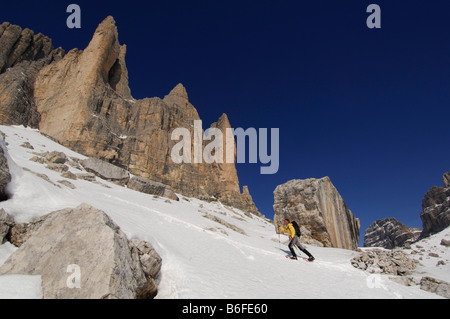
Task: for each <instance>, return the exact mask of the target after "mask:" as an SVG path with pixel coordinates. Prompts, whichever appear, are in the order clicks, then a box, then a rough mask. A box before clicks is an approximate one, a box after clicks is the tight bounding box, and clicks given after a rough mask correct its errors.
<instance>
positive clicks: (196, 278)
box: [0, 126, 449, 299]
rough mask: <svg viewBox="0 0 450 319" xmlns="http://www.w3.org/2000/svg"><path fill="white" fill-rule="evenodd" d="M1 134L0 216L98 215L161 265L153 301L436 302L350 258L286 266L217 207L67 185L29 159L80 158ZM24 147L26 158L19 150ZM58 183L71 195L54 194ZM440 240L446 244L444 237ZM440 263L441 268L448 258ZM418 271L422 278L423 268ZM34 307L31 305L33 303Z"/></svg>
mask: <svg viewBox="0 0 450 319" xmlns="http://www.w3.org/2000/svg"><path fill="white" fill-rule="evenodd" d="M0 131H2V132H4V133H5V135H6V142H7V143H8V146H7V149H8V153H9V157H10V158H9V165H10V171H11V174H12V177H13V180H12V182H11V183H10V185H9V190H10V192H11V193H12V194H13V196H12V198H11V199H10V200H8V201H5V202H1V203H0V208H4V209H5V210H6V211H7V212H8V213H9V214H11V215H13V216H14V218H15V220H16V222H27V221H30V220H32V219H33V218H35V217H37V216H41V215H44V214H47V213H50V212H52V211H55V210H58V209H62V208H66V207H76V206H78V205H79V204H80V203H83V202H84V203H88V204H90V205H92V206H94V207H96V208H98V209H101V210H103V211H105V212H106V213H107V214H108V215H109V216H110V217H111V218H112V219H113V220H114V221H115V222H116V223H117V224H118V225H119V226H120V227H121V229H122V230H123V231H124V232H125V233H126V234H127V235H128V236H129V237H130V238H132V237H138V238H141V239H143V240H146V241H148V242H150V243H151V244H152V245H153V246H154V247H155V249H156V250H157V251H158V253H159V254H160V255H161V257H162V258H163V266H162V270H161V274H160V276H159V279H158V284H159V294H158V296H157V298H250V299H253V298H275V299H278V298H283V299H284V298H440V297H439V296H437V295H435V294H432V293H428V292H425V291H422V290H420V288H419V286H415V287H405V286H402V285H400V284H397V283H395V282H393V281H391V280H389V279H388V277H387V276H386V277H385V276H379V278H378V279H377V280H379V281H380V283H381V284H380V285H375V286H374V285H373V284H371V283H372V278H371V276H370V274H367V273H365V272H363V271H361V270H358V269H355V268H353V266H352V265H351V264H350V259H351V258H352V257H354V256H355V254H356V252H353V251H349V250H342V249H334V248H320V247H313V246H308V247H307V248H308V250H309V251H310V252H311V253H312V254H313V255H314V256H315V257H316V261H315V262H313V263H309V262H306V261H304V260H303V259H300V260H298V261H291V260H288V259H286V258H285V257H284V256H285V255H286V254H288V249H287V246H286V242H287V238H286V237H285V236H281V243H280V242H279V237H278V235H276V234H275V229H274V226H273V224H272V223H271V222H270V221H268V220H265V219H263V218H259V217H256V216H253V215H248V214H245V213H244V212H242V211H240V210H238V209H234V208H229V207H225V206H224V205H222V204H221V203H220V202H211V203H208V202H203V201H200V200H198V199H195V198H187V197H184V196H181V195H179V197H180V201H178V202H177V201H172V200H168V199H166V198H162V197H154V196H151V195H146V194H142V193H139V192H136V191H133V190H131V189H127V188H125V187H121V186H118V185H115V184H113V183H110V182H107V181H104V180H101V179H99V178H97V181H96V183H94V182H91V181H86V180H81V179H77V180H72V179H65V178H63V177H62V176H61V174H60V173H58V172H56V171H53V170H50V169H48V168H46V166H45V165H44V164H40V163H38V162H34V161H30V158H32V157H33V156H35V153H42V152H47V151H50V152H51V151H59V152H64V153H65V154H66V155H67V156H68V157H74V158H79V159H83V158H84V156H82V155H80V154H77V153H74V152H72V151H70V150H69V149H67V148H65V147H62V146H61V145H59V144H57V143H55V142H53V141H51V140H50V139H48V138H46V137H44V136H43V135H41V134H40V133H39V132H38V131H36V130H32V129H29V128H23V127H8V126H0ZM25 142H28V143H29V144H31V145H32V146H33V148H34V149H30V148H26V147H23V146H21V145H23V144H24V143H25ZM24 168H25V169H24ZM70 171H71V172H72V173H74V174H80V173H86V172H84V171H82V169H81V168H80V167H79V168H76V167H72V166H70ZM36 173H37V174H41V175H40V176H38V175H36ZM42 174H45V175H46V176H47V177H48V179H46V178H45V177H44V176H43V175H42ZM43 177H44V178H43ZM62 180H67V181H68V182H70V183H72V184H73V186H75V188H73V189H72V188H71V187H68V186H66V185H63V184H61V183H60V182H59V181H62ZM442 236H448V232H447V233H446V234H444V235H442ZM14 250H15V249H14V248H13V247H11V245H9V244H4V245H2V246H0V264H2V263H3V261H4V260H5V259H6V258H7V256H8V255H9V254H11V253H12V252H13V251H14ZM443 250H446V248H445V247H444V248H443ZM447 250H448V249H447ZM445 253H446V254H448V252H447V251H446V252H445ZM441 254H442V253H441ZM445 258H447V260H448V259H449V256H448V255H446V257H444V259H445ZM447 265H448V263H447ZM430 267H436V266H435V265H432V266H430ZM441 267H442V268H443V269H441V270H440V271H439V272H437V273H436V274H438V273H440V274H441V277H442V276H444V277H448V273H449V271H448V270H449V268H448V266H446V265H445V266H441ZM424 268H425V269H423V270H422V271H427V268H429V267H428V266H424ZM433 269H434V268H433ZM30 277H33V278H30V282H31V283H35V282H39V281H36V278H35V277H36V276H30ZM438 278H439V277H438ZM13 279H14V278H5V276H0V282H1V281H2V280H7V281H8V282H9V283H10V281H11V280H13ZM441 279H444V280H448V278H447V279H445V278H441ZM23 281H24V278H23V277H20V278H17V283H18V285H20V284H25V285H29V284H30V282H25V283H23ZM23 291H26V289H25V288H24V290H23ZM14 294H16V292H11V295H10V296H9V295H8V290H7V289H6V288H5V287H4V286H3V288H2V286H1V285H0V297H2V298H7V297H14V296H15V295H14ZM35 297H38V298H39V297H40V295H39V293H36V295H35Z"/></svg>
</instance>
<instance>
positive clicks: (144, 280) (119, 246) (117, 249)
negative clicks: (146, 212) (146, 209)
mask: <svg viewBox="0 0 450 319" xmlns="http://www.w3.org/2000/svg"><path fill="white" fill-rule="evenodd" d="M39 223H40V226H38V227H29V229H31V234H30V233H28V235H27V237H28V239H27V240H26V241H25V243H24V244H23V245H22V246H21V247H20V248H19V249H18V250H17V251H16V252H15V253H13V254H12V255H11V256H10V257H9V258H8V260H6V262H5V263H4V264H3V266H2V267H0V274H27V275H40V276H42V289H43V298H50V299H53V298H64V299H67V298H84V299H87V298H94V299H98V298H121V299H122V298H125V299H130V298H151V297H154V296H155V295H156V292H157V287H156V284H155V281H154V277H155V276H156V275H157V273H158V272H159V269H160V267H161V258H160V257H159V255H158V254H157V253H156V251H154V249H153V248H152V247H151V245H150V244H149V243H145V242H141V241H139V240H134V243H133V242H132V241H129V240H128V239H127V237H126V235H125V234H124V233H123V232H122V231H121V230H120V228H119V227H118V226H117V225H116V224H115V223H114V222H113V221H112V220H111V218H109V217H108V215H106V214H105V213H104V212H102V211H100V210H98V209H95V208H93V207H91V206H89V205H86V204H82V205H80V206H78V207H76V208H74V209H64V210H60V211H56V212H53V213H50V214H48V215H47V216H45V217H43V218H41V219H40V220H39ZM141 260H143V261H144V263H142V262H141ZM149 261H150V262H149Z"/></svg>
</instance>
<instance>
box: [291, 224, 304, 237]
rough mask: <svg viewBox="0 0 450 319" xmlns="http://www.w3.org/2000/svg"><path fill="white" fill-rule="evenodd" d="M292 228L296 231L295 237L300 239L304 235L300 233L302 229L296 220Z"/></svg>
mask: <svg viewBox="0 0 450 319" xmlns="http://www.w3.org/2000/svg"><path fill="white" fill-rule="evenodd" d="M292 226H293V227H294V229H295V235H296V236H298V237H300V236H301V235H302V233H301V232H300V227H299V226H298V224H297V222H296V221H295V220H294V221H292Z"/></svg>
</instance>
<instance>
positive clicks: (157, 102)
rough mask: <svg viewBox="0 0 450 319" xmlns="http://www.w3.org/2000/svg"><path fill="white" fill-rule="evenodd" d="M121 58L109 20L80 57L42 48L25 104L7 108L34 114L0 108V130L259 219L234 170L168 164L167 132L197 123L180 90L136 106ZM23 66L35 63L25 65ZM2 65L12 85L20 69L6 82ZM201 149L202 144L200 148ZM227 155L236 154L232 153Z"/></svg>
mask: <svg viewBox="0 0 450 319" xmlns="http://www.w3.org/2000/svg"><path fill="white" fill-rule="evenodd" d="M2 38H3V37H2ZM8 39H9V37H8ZM8 42H12V40H8ZM126 50H127V48H126V46H125V45H121V44H120V43H119V39H118V31H117V27H116V25H115V21H114V19H113V18H112V17H107V18H106V19H105V20H104V21H103V22H102V23H101V24H100V25H99V26H98V28H97V30H96V31H95V34H94V36H93V38H92V40H91V41H90V43H89V45H88V46H87V48H85V49H84V50H78V49H73V50H71V51H69V52H68V53H67V54H66V55H64V56H62V54H59V55H58V52H59V51H57V52H55V50H53V51H51V50H50V47H49V48H47V49H46V50H45V52H44V51H43V53H42V54H41V55H42V56H43V58H42V59H44V57H45V63H44V62H42V64H40V65H39V67H38V68H35V71H34V73H33V76H29V77H26V78H27V80H26V82H27V85H28V86H29V89H28V90H25V91H26V92H25V91H23V90H22V91H23V92H25V93H24V94H25V95H26V99H27V100H28V102H27V103H25V104H24V103H15V104H14V105H15V106H16V107H19V106H20V105H22V107H25V108H26V109H27V112H28V111H29V112H34V113H36V114H34V113H33V114H34V115H33V116H31V115H30V116H27V119H21V118H19V117H16V116H13V115H12V114H9V113H8V112H9V110H10V109H12V108H10V107H8V106H7V107H3V103H0V105H2V106H1V109H2V110H3V111H2V112H3V113H2V114H3V115H4V116H2V117H1V118H0V124H24V125H31V126H35V127H38V128H39V129H40V131H41V132H42V133H44V134H46V135H48V136H50V137H52V138H53V139H55V140H56V141H58V142H59V143H61V144H62V145H64V146H66V147H68V148H70V149H72V150H74V151H76V152H78V153H81V154H84V155H86V156H89V157H92V158H98V159H102V160H104V161H107V162H109V163H111V164H114V165H116V166H119V167H121V168H124V169H126V170H128V171H129V172H130V173H132V174H133V175H136V176H139V177H142V178H146V179H149V180H152V181H155V182H159V183H163V184H165V185H167V186H168V187H169V188H170V189H172V190H173V191H175V192H178V193H181V194H183V195H186V196H192V197H197V198H200V199H204V200H210V199H218V200H220V201H221V202H223V203H224V204H226V205H229V206H233V207H236V208H239V209H242V210H245V211H249V212H252V213H255V214H259V212H258V210H257V208H256V206H255V204H254V203H253V201H252V200H251V196H249V193H248V189H246V190H245V191H244V192H243V193H241V192H240V186H239V180H238V176H237V171H236V167H235V164H234V163H212V164H208V163H205V162H204V161H203V162H201V163H193V162H191V163H181V164H179V163H174V162H173V161H172V158H171V149H172V147H173V146H174V145H175V144H177V143H178V142H179V141H178V140H177V141H174V140H172V139H171V134H172V131H173V130H174V129H176V128H186V129H188V130H189V132H190V133H191V136H192V137H194V121H199V120H200V117H199V115H198V113H197V110H196V109H195V107H194V106H193V105H192V104H191V103H190V102H189V98H188V94H187V92H186V89H185V88H184V86H183V85H182V84H178V85H176V86H175V87H174V88H173V89H172V91H170V93H169V94H167V95H166V96H165V97H164V98H163V99H160V98H157V97H155V98H145V99H142V100H135V99H134V98H133V97H132V96H131V92H130V88H129V86H128V71H127V68H126V63H125V55H126ZM9 55H10V54H9ZM9 55H8V56H9ZM55 56H57V58H55ZM26 58H28V56H24V58H23V59H24V61H25V60H26ZM26 61H28V63H33V61H34V60H33V59H32V58H31V57H30V58H29V59H28V60H26ZM39 61H41V60H39ZM8 65H10V66H12V68H11V69H10V71H8V72H6V73H5V74H7V73H10V74H11V78H12V79H13V80H14V81H18V80H17V79H18V78H20V76H19V74H20V72H22V71H21V69H18V71H17V72H19V74H15V73H14V74H13V73H11V72H16V71H15V70H16V66H15V65H14V64H8ZM27 70H28V69H27ZM17 72H16V73H17ZM25 74H26V73H25ZM16 78H17V79H16ZM5 81H6V80H4V81H2V80H1V79H0V101H1V99H2V98H4V93H1V92H2V91H1V87H2V86H1V85H2V83H5ZM9 100H11V99H10V98H9V97H8V101H9ZM31 110H32V111H31ZM7 113H8V114H7ZM19 113H20V112H19ZM35 115H36V116H35ZM31 117H32V120H31V119H29V118H31ZM211 127H213V128H218V129H220V130H222V132H223V133H225V130H226V128H229V127H231V125H230V122H229V120H228V117H227V116H226V115H225V114H224V115H222V116H221V117H220V118H219V120H218V121H217V122H216V123H213V124H212V125H211ZM201 132H202V134H203V130H202V131H201ZM233 141H234V140H233ZM207 142H209V141H205V140H203V144H202V146H203V147H204V146H205V145H206V144H207ZM191 145H192V147H193V143H191ZM230 149H231V150H232V151H233V150H234V152H235V147H231V148H230ZM234 155H235V154H234Z"/></svg>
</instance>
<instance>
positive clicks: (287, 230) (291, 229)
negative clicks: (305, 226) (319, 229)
mask: <svg viewBox="0 0 450 319" xmlns="http://www.w3.org/2000/svg"><path fill="white" fill-rule="evenodd" d="M279 228H280V230H281V231H282V232H285V233H288V234H289V238H294V236H295V229H294V226H292V224H291V223H289V224H288V225H287V227H286V228H283V227H281V226H280V227H279Z"/></svg>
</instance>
